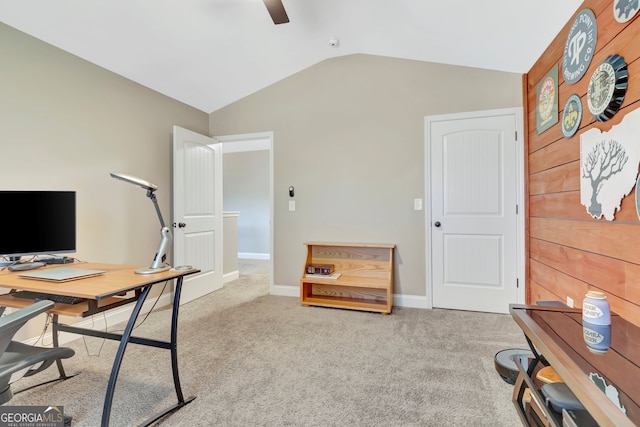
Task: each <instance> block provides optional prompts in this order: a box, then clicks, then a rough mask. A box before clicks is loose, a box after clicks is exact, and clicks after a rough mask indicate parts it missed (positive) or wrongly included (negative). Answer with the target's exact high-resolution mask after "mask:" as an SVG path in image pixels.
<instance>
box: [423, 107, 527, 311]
mask: <svg viewBox="0 0 640 427" xmlns="http://www.w3.org/2000/svg"><path fill="white" fill-rule="evenodd" d="M523 111H524V110H523V108H522V107H513V108H502V109H495V110H483V111H471V112H463V113H453V114H440V115H433V116H425V119H424V133H425V145H424V171H425V173H424V189H425V195H428V197H425V201H426V203H425V210H424V225H425V227H424V230H425V236H424V238H425V268H427V269H428V271H427V272H426V274H425V278H426V283H425V294H426V297H427V301H426V306H427V307H428V308H433V268H432V250H433V249H432V236H431V234H432V227H431V204H432V200H431V194H432V193H431V124H432V123H434V122H441V121H451V120H468V119H476V118H483V117H494V116H511V115H513V116H514V117H515V120H516V125H515V127H516V132H517V138H516V179H517V180H518V182H517V183H516V192H517V195H516V200H517V203H518V208H519V209H518V215H517V218H516V221H517V229H516V248H517V249H516V260H517V261H516V262H517V265H516V275H517V278H518V282H519V286H518V289H517V293H516V295H517V299H518V300H517V301H514V302H515V303H517V304H524V301H525V295H526V292H525V291H526V290H525V286H526V283H527V280H526V277H525V273H526V272H525V213H526V209H525V200H524V178H525V177H524V138H525V135H524V126H523V114H524V113H523Z"/></svg>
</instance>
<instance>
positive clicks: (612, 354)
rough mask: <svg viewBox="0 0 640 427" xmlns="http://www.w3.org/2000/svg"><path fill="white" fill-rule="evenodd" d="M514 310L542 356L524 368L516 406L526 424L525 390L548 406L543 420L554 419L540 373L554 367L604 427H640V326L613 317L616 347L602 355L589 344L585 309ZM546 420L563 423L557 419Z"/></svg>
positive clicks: (515, 307)
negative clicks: (537, 374)
mask: <svg viewBox="0 0 640 427" xmlns="http://www.w3.org/2000/svg"><path fill="white" fill-rule="evenodd" d="M509 312H510V313H511V315H512V316H513V319H514V320H515V321H516V323H517V324H518V326H520V328H521V329H522V330H523V332H524V334H525V336H526V337H527V340H528V341H529V343H530V345H531V346H532V350H533V352H534V354H536V356H539V357H537V360H534V361H532V363H530V365H529V367H528V368H527V367H522V366H520V365H519V369H520V373H519V376H518V379H517V380H516V384H515V388H514V393H513V403H514V405H515V407H516V410H517V411H518V414H519V415H520V418H521V420H522V422H523V424H525V425H529V424H530V422H529V420H528V417H527V414H526V413H525V412H526V411H525V404H524V403H523V396H524V395H525V394H526V393H525V391H527V393H530V395H531V400H532V401H534V402H532V404H533V403H536V401H537V402H538V403H541V404H542V406H543V408H542V411H541V412H544V414H542V416H545V415H546V416H548V415H549V414H548V412H549V411H547V410H546V408H544V397H542V394H541V393H540V390H539V387H540V384H539V382H537V380H535V375H534V372H535V369H536V368H537V367H539V366H540V365H544V364H547V363H548V364H550V365H551V366H552V367H553V368H554V370H555V371H556V372H557V373H558V375H559V376H560V377H561V378H562V380H563V381H564V382H565V383H566V384H567V386H568V387H569V388H570V389H571V391H572V392H573V394H575V396H576V397H577V398H578V399H579V400H580V402H581V403H582V405H583V406H584V407H585V408H586V409H587V411H589V413H590V414H591V416H592V417H593V418H594V419H595V421H596V422H597V423H598V424H599V425H600V426H616V427H622V426H634V425H640V328H638V327H637V326H635V325H634V324H632V323H629V322H627V321H626V320H624V319H623V318H621V317H620V316H617V315H614V314H613V313H612V315H611V345H610V347H609V349H608V350H607V351H606V352H605V353H604V354H599V353H595V352H592V351H590V350H589V348H588V347H587V345H586V343H585V341H584V338H583V324H582V312H581V310H580V309H576V308H566V307H549V306H529V305H516V304H511V305H510V306H509ZM536 364H537V365H538V366H536ZM527 388H528V389H529V390H526V389H527ZM605 388H606V389H607V391H608V395H609V396H610V397H607V394H605V392H604V390H603V389H605ZM614 401H617V402H616V403H614ZM618 406H621V407H622V408H624V411H625V412H626V415H625V412H623V410H621V409H620V408H619V407H618ZM536 415H541V414H540V413H537V414H536ZM543 422H544V424H545V425H550V426H561V425H562V420H561V419H560V420H558V419H557V417H556V418H555V419H554V417H553V416H551V417H549V419H548V420H543Z"/></svg>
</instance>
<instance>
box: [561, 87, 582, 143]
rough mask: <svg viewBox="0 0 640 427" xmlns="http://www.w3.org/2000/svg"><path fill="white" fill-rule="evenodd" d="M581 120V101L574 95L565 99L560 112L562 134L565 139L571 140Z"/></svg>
mask: <svg viewBox="0 0 640 427" xmlns="http://www.w3.org/2000/svg"><path fill="white" fill-rule="evenodd" d="M581 120H582V100H581V99H580V97H579V96H578V95H576V94H573V95H571V96H570V97H569V99H567V102H566V104H564V111H563V112H562V134H563V135H564V137H565V138H571V137H572V136H573V135H575V133H576V131H577V130H578V128H579V127H580V121H581Z"/></svg>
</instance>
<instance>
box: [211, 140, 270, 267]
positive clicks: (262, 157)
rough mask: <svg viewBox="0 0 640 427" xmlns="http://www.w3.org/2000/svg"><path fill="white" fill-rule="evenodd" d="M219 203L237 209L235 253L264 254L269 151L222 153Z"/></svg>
mask: <svg viewBox="0 0 640 427" xmlns="http://www.w3.org/2000/svg"><path fill="white" fill-rule="evenodd" d="M222 159H223V160H222V162H223V163H222V164H223V178H222V179H223V187H224V190H223V206H224V210H225V211H238V212H240V216H239V217H238V252H241V253H254V254H265V255H268V254H269V252H270V251H271V248H270V242H269V151H268V150H259V151H243V152H237V153H225V154H224V155H223V157H222Z"/></svg>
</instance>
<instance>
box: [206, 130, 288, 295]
mask: <svg viewBox="0 0 640 427" xmlns="http://www.w3.org/2000/svg"><path fill="white" fill-rule="evenodd" d="M213 138H215V139H217V140H218V141H220V142H221V143H222V154H223V157H224V154H225V153H232V152H243V151H258V150H269V264H270V266H269V271H270V274H269V294H271V295H279V290H278V289H276V286H275V284H274V280H273V277H274V270H273V267H274V266H273V236H274V233H273V224H274V220H273V212H274V208H273V207H274V201H273V199H274V194H273V173H274V171H273V132H272V131H269V132H255V133H243V134H237V135H221V136H220V135H217V136H214V137H213ZM223 165H224V162H223ZM223 167H224V166H223Z"/></svg>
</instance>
